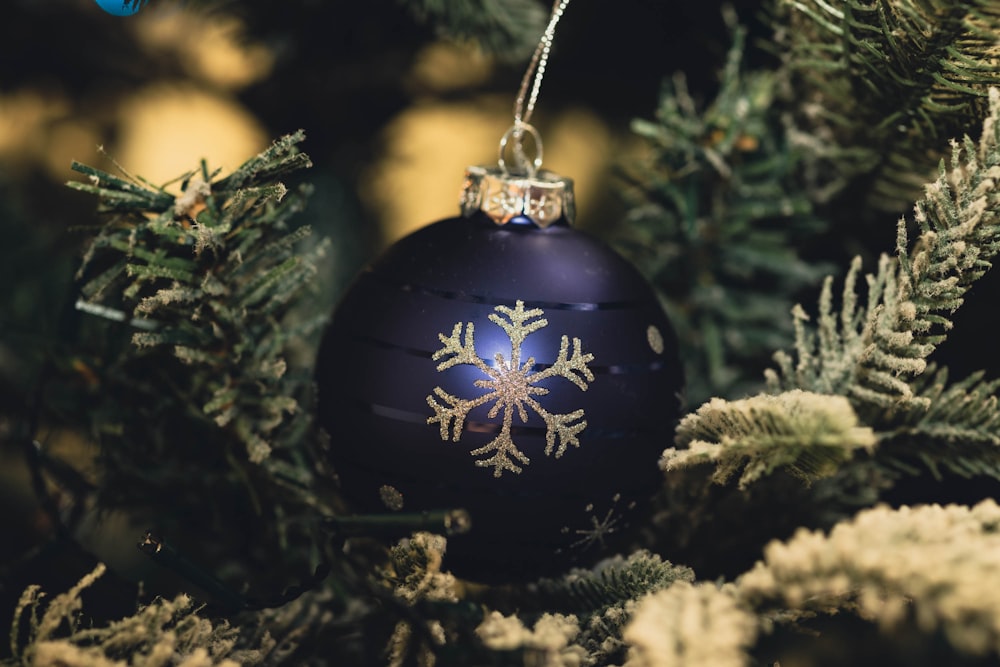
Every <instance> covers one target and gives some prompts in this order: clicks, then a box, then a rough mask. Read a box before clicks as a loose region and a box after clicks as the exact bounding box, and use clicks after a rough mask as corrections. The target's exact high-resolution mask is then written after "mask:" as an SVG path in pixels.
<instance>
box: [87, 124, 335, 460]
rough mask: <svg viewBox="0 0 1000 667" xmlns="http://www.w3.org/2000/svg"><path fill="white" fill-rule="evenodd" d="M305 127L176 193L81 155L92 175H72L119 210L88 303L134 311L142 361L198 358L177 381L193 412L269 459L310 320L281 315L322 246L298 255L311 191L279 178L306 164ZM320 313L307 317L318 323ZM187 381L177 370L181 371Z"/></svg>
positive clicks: (91, 257)
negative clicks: (224, 173) (295, 321)
mask: <svg viewBox="0 0 1000 667" xmlns="http://www.w3.org/2000/svg"><path fill="white" fill-rule="evenodd" d="M303 138H304V137H303V135H302V134H301V133H299V134H297V135H292V136H288V137H285V138H284V139H282V140H280V141H278V142H276V143H275V144H274V145H273V146H272V147H271V148H270V149H268V150H267V151H265V152H264V153H261V154H260V155H259V156H257V157H256V158H254V159H252V160H250V161H248V162H247V163H246V164H244V165H243V166H242V167H240V169H238V170H237V171H236V172H235V173H234V174H232V175H230V176H228V177H226V178H224V179H221V180H219V181H217V182H216V183H211V177H212V176H214V174H213V175H209V174H208V172H207V169H206V167H205V165H204V164H203V165H202V169H201V173H200V174H198V173H196V174H188V175H187V176H186V177H185V178H184V181H183V183H182V186H181V190H182V194H181V195H180V196H178V197H176V198H175V197H174V196H171V195H170V194H168V193H167V192H165V191H164V190H162V189H158V188H157V189H154V188H149V187H146V186H145V185H144V184H143V183H141V182H138V181H135V180H124V179H121V178H118V177H115V176H112V175H111V174H108V173H105V172H102V171H99V170H96V169H93V168H91V167H87V166H84V165H80V164H74V169H76V170H77V171H80V172H82V173H84V174H87V175H88V176H89V177H90V180H91V184H84V183H77V182H72V183H70V184H69V185H70V186H71V187H74V188H76V189H79V190H84V191H87V192H91V193H94V194H96V195H97V196H99V197H100V198H101V210H102V211H104V212H109V213H114V214H115V215H114V216H113V218H112V220H111V221H110V222H109V223H108V224H107V225H105V226H104V227H103V228H102V230H101V232H100V233H99V234H98V235H97V236H96V238H95V239H94V241H93V243H92V244H91V246H90V249H89V250H88V251H87V257H86V261H85V262H84V264H83V265H82V266H81V268H80V272H79V276H81V277H83V276H85V275H87V273H88V269H90V268H92V267H99V268H98V269H97V270H95V271H91V272H90V273H91V274H93V275H91V276H90V277H89V279H88V280H86V281H85V282H84V284H83V286H82V288H81V291H82V293H83V295H84V298H85V301H84V302H83V303H82V304H81V307H82V309H84V310H85V311H89V312H92V313H97V314H106V313H115V312H119V311H125V312H126V313H128V315H129V316H130V317H132V318H133V319H132V320H131V321H132V323H133V325H134V326H135V327H136V328H138V329H142V330H140V331H137V332H135V333H134V334H133V335H132V342H133V343H134V345H135V346H136V349H135V350H132V351H129V352H127V353H126V355H127V356H130V357H132V358H133V359H135V358H139V357H142V356H143V355H144V354H145V351H146V350H147V349H149V348H152V349H151V353H152V354H153V355H158V354H159V352H160V349H162V348H167V349H170V350H172V352H173V355H174V356H175V357H176V358H177V359H178V360H179V361H180V362H181V363H183V364H185V365H186V366H188V367H189V369H188V370H187V372H185V374H184V375H185V377H184V379H183V380H181V381H179V385H178V386H177V389H178V390H179V391H180V392H181V393H182V394H183V400H184V401H185V402H187V403H188V405H189V408H190V409H191V411H192V412H193V413H197V412H201V413H203V414H204V415H205V416H206V417H207V418H210V419H212V420H213V421H214V422H215V424H217V425H218V426H219V427H221V428H224V429H227V430H228V431H229V432H230V433H231V434H232V435H233V436H234V438H235V439H236V440H238V441H239V442H242V443H243V445H244V446H245V448H246V456H247V457H248V458H249V460H250V461H251V462H253V463H260V462H261V461H263V460H264V459H266V458H267V457H268V455H269V454H270V452H271V449H272V444H273V443H272V434H273V433H274V431H275V429H277V428H278V427H279V426H280V425H281V424H282V422H283V421H284V420H285V416H286V415H287V414H292V413H295V412H296V411H297V410H298V409H299V406H298V403H297V401H296V399H295V398H294V396H295V391H294V387H292V386H291V385H290V383H289V381H288V379H287V378H285V372H286V370H287V362H286V361H285V359H284V357H283V352H284V351H285V349H286V348H287V346H288V344H289V342H290V341H293V340H295V339H296V337H298V336H300V335H301V334H302V333H303V331H302V330H301V329H295V328H290V327H287V326H284V324H285V323H283V321H282V319H283V316H284V315H285V314H286V313H287V312H288V309H289V306H290V304H291V303H292V301H293V300H294V299H295V298H296V297H298V296H299V295H300V294H301V293H302V291H303V289H304V288H305V287H306V285H307V284H308V281H309V279H310V278H311V277H312V275H313V274H314V273H315V260H316V258H317V256H318V255H319V254H321V253H322V251H323V245H322V244H321V245H319V246H317V247H316V248H314V249H313V250H312V251H311V252H309V253H305V254H299V253H297V245H298V243H299V242H300V241H301V240H302V239H304V238H305V237H307V236H308V235H309V229H308V228H300V229H298V230H295V231H293V232H289V231H288V220H289V218H290V217H291V216H292V215H294V214H295V213H296V212H298V211H300V210H301V209H302V206H303V197H304V195H305V191H303V192H300V193H299V194H297V195H292V196H286V195H288V192H287V189H286V188H285V186H284V185H282V184H281V183H277V182H272V179H274V178H275V177H277V176H280V175H281V174H283V173H286V172H288V171H291V170H293V169H296V168H300V167H302V166H308V165H309V162H308V157H306V156H305V155H304V154H302V153H299V152H297V151H296V150H295V145H296V144H297V143H299V142H300V141H301V140H302V139H303ZM315 324H317V323H308V324H307V326H315ZM175 382H178V380H175Z"/></svg>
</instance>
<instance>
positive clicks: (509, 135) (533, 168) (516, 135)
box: [497, 122, 542, 178]
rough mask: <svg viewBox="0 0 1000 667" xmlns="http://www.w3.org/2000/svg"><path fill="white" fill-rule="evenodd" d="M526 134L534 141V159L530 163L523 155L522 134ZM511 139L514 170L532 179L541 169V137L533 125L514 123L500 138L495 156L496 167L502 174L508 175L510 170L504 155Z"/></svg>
mask: <svg viewBox="0 0 1000 667" xmlns="http://www.w3.org/2000/svg"><path fill="white" fill-rule="evenodd" d="M525 132H527V133H528V134H530V135H531V138H532V139H533V140H534V141H535V158H534V159H533V160H531V161H529V160H528V156H527V155H525V153H524V141H523V139H524V133H525ZM511 139H513V151H514V162H515V169H516V170H517V171H518V172H521V171H524V172H526V173H527V175H528V178H534V177H535V174H536V173H538V170H539V169H541V167H542V135H540V134H539V133H538V130H536V129H535V126H534V125H531V124H530V123H525V122H515V123H514V124H513V125H511V126H510V127H509V128H507V131H506V132H504V133H503V136H502V137H500V150H499V151H498V156H497V165H498V166H499V167H500V170H501V171H502V172H503V173H504V174H510V170H509V169H508V168H507V162H506V160H504V157H503V155H504V153H505V152H506V151H507V144H508V142H510V141H511Z"/></svg>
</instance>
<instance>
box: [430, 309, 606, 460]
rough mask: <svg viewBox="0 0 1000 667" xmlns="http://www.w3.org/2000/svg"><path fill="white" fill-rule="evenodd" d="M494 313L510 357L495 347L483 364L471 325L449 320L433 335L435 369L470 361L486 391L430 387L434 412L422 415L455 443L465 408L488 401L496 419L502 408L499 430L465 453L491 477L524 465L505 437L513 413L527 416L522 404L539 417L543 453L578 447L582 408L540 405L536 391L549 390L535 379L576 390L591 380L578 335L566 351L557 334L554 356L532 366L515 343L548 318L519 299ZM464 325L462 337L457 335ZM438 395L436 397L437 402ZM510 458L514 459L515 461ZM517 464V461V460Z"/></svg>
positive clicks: (521, 454)
mask: <svg viewBox="0 0 1000 667" xmlns="http://www.w3.org/2000/svg"><path fill="white" fill-rule="evenodd" d="M494 310H495V311H496V312H493V313H490V316H489V319H490V321H491V322H493V323H494V324H496V325H497V326H499V327H500V328H501V329H503V330H504V332H505V333H506V334H507V336H508V338H509V339H510V359H505V358H504V356H503V353H501V352H497V354H496V357H495V359H494V361H495V362H496V363H495V366H493V367H491V366H489V365H488V364H487V363H486V362H485V361H483V360H482V359H481V358H480V357H479V354H478V353H477V352H476V344H475V327H474V325H473V323H472V322H468V323H466V324H465V325H463V324H462V323H461V322H459V323H458V324H456V325H455V327H454V329H452V332H451V335H450V336H445V335H444V334H438V338H439V339H440V340H441V343H442V345H443V347H442V348H441V349H440V350H438V351H436V352H435V353H434V355H433V357H432V359H433V360H434V361H440V363H439V364H438V366H437V370H438V372H441V371H444V370H447V369H449V368H451V367H452V366H458V365H462V364H467V365H470V366H475V367H476V368H478V369H479V370H480V371H482V373H483V375H485V376H486V377H485V378H484V379H480V380H476V381H475V382H474V383H473V384H474V385H475V386H476V387H480V388H482V389H486V390H487V391H486V393H484V394H482V395H480V396H478V397H476V398H470V399H465V398H459V397H457V396H452V395H451V394H449V393H448V392H446V391H444V390H443V389H441V387H435V388H434V393H433V394H431V395H428V396H427V404H428V405H429V406H430V407H431V408H432V409H433V410H434V415H433V416H432V417H428V419H427V423H428V424H434V423H437V424H439V425H440V427H441V439H442V440H448V439H449V437H450V438H451V440H452V441H453V442H458V440H459V438H461V437H462V429H463V427H464V425H465V419H466V417H467V416H468V414H469V412H470V411H471V410H472V409H473V408H476V407H478V406H480V405H485V404H488V403H490V402H493V406H492V408H491V409H490V411H489V418H490V419H494V418H496V417H497V416H498V415H499V414H500V413H501V412H502V413H503V425H502V427H501V429H500V433H499V435H497V437H496V438H494V439H493V440H491V441H490V442H489V443H487V444H486V445H484V446H482V447H479V448H478V449H474V450H472V451H471V452H470V454H471V455H472V456H486V457H487V458H482V459H479V460H477V461H476V465H477V466H480V467H483V468H488V467H492V468H493V476H494V477H500V476H501V475H502V474H503V471H504V470H509V471H511V472H513V473H520V472H521V470H522V468H521V465H528V464H529V463H530V459H529V458H528V456H527V455H526V454H525V453H524V452H522V451H521V450H520V449H518V447H517V445H515V444H514V440H513V438H512V436H511V427H512V426H513V423H514V415H515V414H516V415H517V416H518V417H519V418H520V420H521V422H522V423H524V422H527V421H528V409H530V410H531V411H533V412H534V413H535V414H537V415H538V416H539V417H541V418H542V420H543V421H544V422H545V427H546V431H545V455H546V456H551V455H553V453H554V455H555V458H559V457H561V456H562V455H563V454H564V453H565V452H566V448H567V447H569V446H570V445H572V446H574V447H579V446H580V441H579V439H578V438H577V436H578V435H579V434H580V432H581V431H583V429H584V428H586V427H587V422H586V420H585V419H584V418H583V416H584V414H583V410H574V411H573V412H570V413H568V414H554V413H551V412H549V411H548V410H546V409H545V408H543V407H542V406H541V404H540V403H539V402H538V401H537V400H535V397H536V396H544V395H546V394H548V393H549V390H548V389H546V388H545V387H539V386H537V385H538V383H539V382H541V381H542V380H545V379H547V378H550V377H562V378H565V379H567V380H569V381H570V382H572V383H573V384H575V385H576V386H577V387H579V388H580V389H581V390H583V391H586V390H587V386H588V384H587V383H588V382H593V380H594V374H593V373H592V372H591V370H590V369H589V368H588V367H587V364H588V363H589V362H591V361H593V360H594V355H592V354H589V353H587V354H584V352H583V350H582V349H581V343H580V339H579V338H573V350H572V353H571V352H570V339H569V337H568V336H563V337H562V342H561V344H560V346H559V356H558V357H557V358H556V361H555V363H553V364H552V365H551V366H549V367H548V368H545V369H544V370H540V371H534V366H535V358H534V357H528V358H527V359H526V360H524V361H523V362H522V361H521V344H522V343H523V342H524V339H525V338H527V337H528V336H529V335H531V334H532V333H534V332H535V331H538V330H539V329H542V328H544V327H546V326H548V324H549V322H548V320H546V319H545V318H544V317H543V315H544V314H545V313H544V311H542V310H541V309H540V308H532V309H530V310H526V309H525V307H524V302H523V301H518V302H517V303H516V305H515V306H514V308H509V307H507V306H497V307H496V308H495V309H494ZM463 329H464V336H463ZM439 399H440V401H441V402H439ZM515 461H516V462H515ZM518 464H521V465H518Z"/></svg>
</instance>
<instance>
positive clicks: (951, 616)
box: [735, 500, 1000, 656]
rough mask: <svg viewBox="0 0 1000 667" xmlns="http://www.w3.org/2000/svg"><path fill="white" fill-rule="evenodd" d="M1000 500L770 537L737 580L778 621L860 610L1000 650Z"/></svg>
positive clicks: (876, 515)
mask: <svg viewBox="0 0 1000 667" xmlns="http://www.w3.org/2000/svg"><path fill="white" fill-rule="evenodd" d="M998 527H1000V507H998V506H997V504H996V503H995V502H994V501H993V500H986V501H983V502H981V503H979V504H978V505H976V506H974V507H971V508H970V507H966V506H962V505H949V506H946V507H941V506H939V505H929V506H924V507H919V508H909V507H903V508H900V509H890V508H888V507H885V506H882V507H877V508H874V509H870V510H865V511H864V512H861V513H859V514H858V515H857V517H855V518H854V519H852V520H850V521H845V522H843V523H841V524H839V525H838V526H836V527H835V528H834V529H833V530H832V531H830V533H829V534H822V533H820V532H817V531H807V530H800V531H799V532H797V533H796V534H795V535H794V536H793V537H792V538H791V539H789V540H787V541H785V542H777V541H776V542H773V543H772V544H770V545H768V547H767V549H766V550H765V553H764V558H763V559H762V560H761V561H760V562H759V563H757V565H756V566H755V567H754V568H753V569H752V570H751V571H750V572H748V573H746V574H745V575H743V576H742V577H740V578H739V579H738V580H737V581H736V582H735V589H736V596H737V597H738V598H739V599H740V600H741V601H742V602H743V604H744V605H746V606H747V607H749V608H751V609H754V610H755V611H756V613H758V614H760V615H761V616H765V617H769V618H771V619H772V621H776V622H777V623H779V624H784V623H795V624H798V623H803V622H804V621H808V619H810V618H812V617H813V616H815V615H816V614H839V613H845V612H847V613H853V614H857V615H859V616H861V617H862V618H865V619H867V620H871V621H874V622H877V623H878V626H879V628H880V629H881V630H882V631H884V632H887V633H890V632H893V631H898V630H899V629H900V627H901V626H907V625H909V626H910V627H909V628H908V629H909V630H910V632H912V633H913V634H915V635H919V634H925V635H930V634H933V633H935V632H937V631H940V632H941V634H942V636H943V637H944V639H945V640H946V641H947V642H948V643H950V644H951V646H952V647H953V648H954V649H955V651H956V652H957V653H959V654H966V655H975V656H983V655H988V654H993V655H994V656H995V655H997V654H1000V631H998V626H997V619H998V618H1000V601H998V599H997V597H996V596H993V595H984V594H983V591H989V590H993V589H994V588H995V587H996V586H997V585H998V584H1000V581H997V577H998V574H1000V532H998V530H997V529H998Z"/></svg>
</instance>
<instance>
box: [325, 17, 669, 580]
mask: <svg viewBox="0 0 1000 667" xmlns="http://www.w3.org/2000/svg"><path fill="white" fill-rule="evenodd" d="M565 4H566V3H565V0H564V2H562V3H559V4H558V5H557V7H556V10H557V11H558V12H560V13H561V8H562V7H565ZM557 19H558V16H557V14H556V13H555V12H554V13H553V22H550V30H549V31H547V33H546V34H547V35H548V43H549V44H550V43H551V29H553V28H554V21H555V20H557ZM543 44H546V38H543ZM546 54H547V49H546V50H545V52H544V53H543V54H542V55H546ZM537 55H538V54H537V53H536V56H537ZM536 60H537V59H536ZM536 65H537V66H538V67H539V71H541V70H542V69H544V59H541V60H540V61H539V62H535V61H533V64H532V68H533V67H535V66H536ZM530 73H531V69H530V68H529V75H530ZM528 78H529V77H528V76H526V78H525V81H526V82H527V80H528ZM537 84H538V79H536V90H535V92H534V93H533V95H532V98H531V102H530V103H529V106H528V110H529V112H530V110H531V108H532V107H533V104H534V99H535V97H536V95H537ZM526 88H527V85H526V84H525V85H522V95H520V96H519V98H518V99H519V103H518V106H517V107H516V110H515V123H514V125H513V127H511V128H510V130H508V131H507V133H506V134H505V135H504V137H503V139H502V140H501V143H500V160H499V165H498V167H497V168H490V169H488V168H484V167H470V168H469V170H468V171H467V173H466V182H465V186H464V188H463V190H462V197H461V212H462V215H461V216H460V217H455V218H449V219H446V220H441V221H439V222H436V223H434V224H431V225H429V226H427V227H425V228H423V229H421V230H419V231H417V232H415V233H413V234H411V235H410V236H408V237H406V238H404V239H402V240H401V241H399V242H397V243H396V244H395V245H394V246H392V247H391V248H389V250H388V251H387V252H385V253H384V254H383V255H382V256H381V257H380V258H379V259H377V260H376V261H375V262H374V263H372V264H371V265H370V266H369V267H368V268H367V269H366V270H365V271H363V272H362V273H361V275H360V276H358V277H357V279H356V280H355V282H354V283H353V285H352V286H351V287H350V289H349V290H348V292H347V293H346V295H345V297H344V298H343V300H342V302H341V304H340V305H339V306H338V308H337V310H336V311H335V314H334V317H333V321H332V323H331V325H330V327H329V329H328V331H327V332H326V334H325V337H324V340H323V342H322V345H321V349H320V354H319V358H318V361H317V369H316V373H317V383H318V392H319V404H318V408H319V422H320V424H321V425H322V426H323V427H324V428H325V429H326V430H327V431H329V433H330V436H331V445H330V451H331V457H332V460H333V464H334V467H335V469H336V471H337V473H338V477H339V481H340V485H341V487H342V490H343V493H344V495H345V497H346V498H347V499H348V500H349V501H350V502H351V503H352V504H353V506H354V507H355V509H356V510H357V511H361V512H376V511H384V512H388V511H397V510H403V511H408V512H412V511H414V510H431V509H443V508H464V509H465V510H467V511H468V513H469V515H470V518H471V520H472V526H471V530H469V531H468V532H467V533H466V534H462V535H457V536H453V537H451V538H449V542H448V547H447V554H446V562H445V566H446V567H447V568H448V569H450V570H451V571H452V572H454V573H455V574H456V575H459V576H463V577H466V578H470V579H474V580H480V581H502V580H509V579H515V578H524V577H529V578H530V577H538V576H542V575H546V574H554V573H556V572H558V571H560V570H563V569H566V568H567V567H569V566H571V565H575V564H586V563H587V562H589V561H592V560H596V558H598V557H600V556H602V555H606V553H607V549H609V548H611V547H613V546H614V544H615V541H616V539H615V538H620V537H621V536H622V535H623V534H624V528H625V526H626V524H627V523H628V521H629V520H630V518H632V517H634V516H635V514H636V510H637V509H638V508H639V506H641V505H642V504H643V503H645V502H646V501H647V500H648V498H649V496H651V495H652V494H653V493H654V492H655V491H656V490H657V488H659V486H660V484H662V473H661V472H660V471H659V468H658V466H657V460H658V458H659V455H660V453H661V452H662V451H663V449H664V447H665V446H666V445H667V444H668V443H669V442H670V441H671V434H672V432H673V427H674V423H675V420H676V419H677V417H678V416H679V412H680V392H681V391H682V371H681V366H680V363H679V359H678V356H677V343H676V338H675V335H674V332H673V329H672V327H671V325H670V323H669V322H668V320H667V318H666V316H665V315H664V313H663V311H662V309H661V307H660V305H659V302H658V300H657V297H656V295H655V294H654V292H653V290H652V289H651V288H650V287H649V286H648V284H647V283H646V282H645V281H644V280H643V278H642V277H641V276H640V275H639V273H638V272H637V271H636V270H635V269H634V268H633V267H632V266H631V265H629V264H628V263H627V262H626V261H625V260H624V259H622V258H621V257H620V256H619V255H617V254H616V253H615V252H614V251H613V250H611V249H610V248H609V247H607V246H606V245H604V244H602V243H600V242H599V241H597V240H595V239H594V238H592V237H590V236H589V235H587V234H585V233H583V232H581V231H578V230H576V229H574V228H573V227H571V226H570V223H571V222H572V220H573V215H574V206H573V190H572V181H570V180H569V179H566V178H561V177H559V176H556V175H555V174H552V173H550V172H547V171H542V170H539V167H540V166H541V155H542V144H541V138H540V137H539V136H538V134H537V132H536V130H535V129H534V128H533V127H532V126H531V125H530V124H528V123H527V115H528V114H525V115H524V116H522V114H521V113H520V108H521V106H522V105H523V100H524V92H525V91H526ZM525 137H531V138H532V139H533V143H534V146H535V150H536V157H535V158H534V159H533V160H531V161H529V160H528V159H527V156H526V149H525V145H524V143H525V142H524V139H525ZM511 142H512V146H511V148H512V149H513V154H514V157H515V166H514V168H511V169H509V168H508V166H507V164H506V162H505V160H504V156H505V153H506V152H507V149H508V144H510V143H511Z"/></svg>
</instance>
